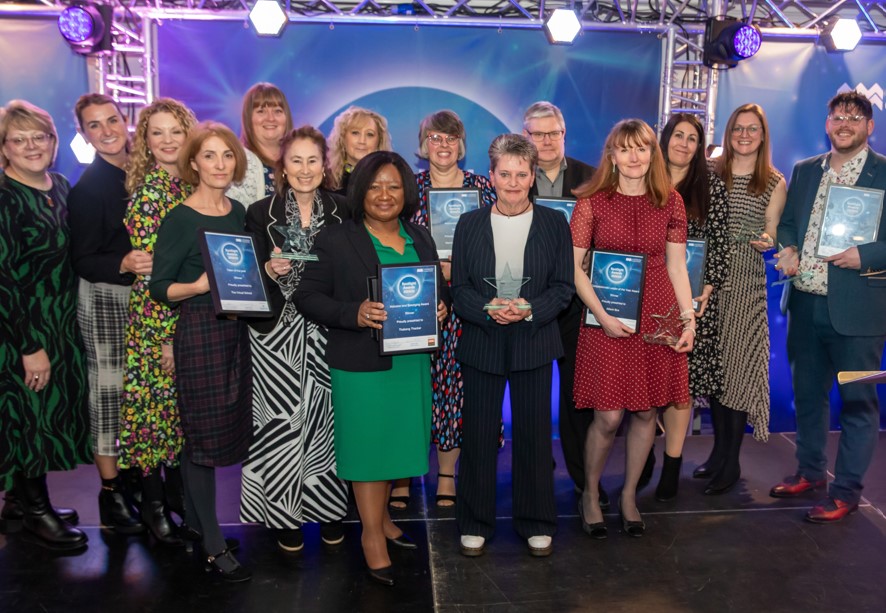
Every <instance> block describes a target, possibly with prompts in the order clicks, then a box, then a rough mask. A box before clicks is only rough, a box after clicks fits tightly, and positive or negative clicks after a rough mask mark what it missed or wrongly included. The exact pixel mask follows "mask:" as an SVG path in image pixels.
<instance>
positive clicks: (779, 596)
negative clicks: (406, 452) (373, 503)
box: [0, 432, 886, 613]
mask: <svg viewBox="0 0 886 613" xmlns="http://www.w3.org/2000/svg"><path fill="white" fill-rule="evenodd" d="M620 440H621V439H620ZM836 442H837V435H836V434H832V435H831V440H830V447H831V448H830V457H831V458H833V457H834V452H835V449H836ZM710 444H711V439H710V437H709V436H695V437H690V439H689V440H688V441H687V444H686V451H685V455H684V457H685V461H684V465H683V474H684V478H683V480H682V482H681V490H680V496H679V498H678V500H677V501H676V502H674V503H670V504H663V503H658V502H656V501H655V500H654V498H653V496H652V493H653V489H654V488H653V487H652V486H650V487H648V488H647V490H645V491H644V492H643V494H644V495H643V496H642V498H641V502H640V508H641V511H643V512H644V513H643V517H644V519H645V520H646V523H647V526H648V527H647V533H646V536H645V537H644V538H641V539H633V538H629V537H628V536H626V535H625V534H623V533H622V531H621V530H620V528H619V526H618V516H617V506H616V505H613V510H612V512H611V513H610V514H609V515H607V518H606V519H607V522H608V523H609V525H610V533H609V538H608V539H607V540H605V541H594V540H591V539H589V538H588V537H587V536H585V534H584V533H583V532H582V531H581V526H580V524H579V520H578V516H577V512H576V507H575V505H576V497H575V494H574V493H573V489H572V485H571V483H570V482H569V479H568V477H567V476H566V473H565V470H564V469H563V468H562V465H563V463H562V461H560V460H559V459H558V468H557V481H556V484H557V508H558V510H559V515H560V524H559V532H558V533H557V536H556V537H555V539H554V554H553V555H552V556H551V557H549V558H541V559H537V558H532V557H530V556H529V554H528V552H527V549H526V545H525V543H524V542H522V541H521V540H520V539H519V538H518V537H517V536H516V534H515V533H514V532H513V530H512V529H511V525H510V513H511V503H510V470H509V467H510V446H509V445H507V446H506V447H505V449H504V450H503V451H502V453H501V455H500V458H499V459H500V467H499V475H500V478H499V494H498V500H499V507H498V514H499V521H498V524H499V525H498V533H497V535H496V537H495V538H494V539H493V540H492V541H490V542H489V543H488V544H487V550H486V553H485V555H483V556H482V557H480V558H473V559H469V558H465V557H462V556H461V555H459V553H458V531H457V529H456V525H455V522H454V520H453V513H452V512H451V511H441V510H438V509H437V508H436V507H434V506H433V493H434V487H433V486H434V479H433V478H428V479H427V480H426V481H425V482H424V483H423V482H422V480H419V479H416V480H414V486H413V491H412V495H413V496H412V501H411V508H410V510H409V511H408V512H403V513H399V514H398V516H395V519H399V520H400V522H399V523H400V525H401V526H402V527H403V528H404V530H406V531H407V532H408V533H409V534H410V535H412V537H413V538H414V539H415V540H416V541H417V542H418V543H419V546H420V547H419V550H418V551H417V552H409V551H393V552H392V554H391V555H392V559H393V562H394V565H395V568H396V573H397V575H396V576H397V582H398V583H397V586H396V587H394V588H386V587H382V586H378V585H375V584H373V583H370V582H369V580H368V579H366V578H365V575H364V570H363V569H364V567H363V560H362V556H361V553H360V539H359V525H358V524H357V523H355V522H354V521H351V522H349V523H348V524H347V529H346V534H347V539H346V541H345V544H343V545H342V546H340V547H339V548H337V549H332V550H330V549H325V548H323V547H321V544H320V538H319V532H318V530H317V529H316V527H315V526H311V527H308V528H307V529H306V543H305V549H304V550H303V551H302V552H300V553H298V554H284V553H283V552H281V551H279V550H278V549H277V547H276V545H275V542H274V540H273V538H272V537H271V535H270V534H269V533H268V532H267V531H266V530H264V529H263V528H261V527H258V526H252V525H241V524H239V523H238V522H237V505H238V496H239V489H240V483H239V471H238V470H237V469H226V470H223V471H220V472H219V492H220V493H219V509H220V520H221V521H222V523H224V524H225V532H226V534H227V536H233V537H236V538H239V539H240V541H241V549H240V552H239V554H238V556H239V557H240V559H241V561H243V562H244V563H246V564H248V565H249V566H250V567H251V568H252V569H253V570H254V579H253V581H252V582H250V583H247V584H240V585H225V584H221V583H219V582H218V581H217V580H214V579H213V578H210V577H208V576H206V575H205V574H204V573H203V570H202V564H201V563H200V562H199V561H198V560H197V559H196V558H194V557H192V556H188V555H187V554H185V553H184V552H183V551H182V550H180V549H179V550H175V549H168V548H164V547H161V546H158V545H156V544H155V543H153V542H152V541H151V540H150V539H148V538H147V537H130V538H128V539H127V538H124V537H117V536H116V535H114V534H107V533H105V532H103V531H102V530H100V529H99V528H98V527H97V526H98V512H97V509H96V504H95V498H96V495H97V493H98V487H97V478H96V474H95V471H94V469H93V468H92V467H89V466H84V467H81V468H80V469H79V470H77V471H74V472H71V473H58V474H53V475H51V477H50V491H51V492H52V494H53V500H54V502H55V503H56V504H59V505H73V506H75V507H76V508H77V509H78V510H79V512H80V515H81V518H82V521H81V526H82V527H84V528H85V530H86V532H87V533H88V535H89V538H90V544H89V549H88V550H87V551H86V552H85V553H83V554H82V555H79V556H73V557H61V556H57V555H53V554H50V553H48V552H46V551H44V550H41V549H37V548H34V547H33V546H31V545H29V544H28V543H27V542H25V541H24V540H23V539H22V536H21V535H20V534H14V535H9V536H8V537H4V536H0V611H8V612H13V611H15V612H18V611H22V612H31V611H50V612H54V611H96V612H104V611H119V612H122V613H138V612H142V611H156V612H159V613H176V612H178V611H187V612H189V613H203V612H204V611H205V612H213V613H214V612H228V611H231V612H236V611H248V612H259V613H273V612H277V611H299V612H312V611H322V612H324V613H325V612H339V611H342V612H349V611H366V612H376V611H379V612H381V611H384V612H388V611H392V612H394V611H409V612H423V611H444V612H462V611H464V612H479V611H492V612H498V611H501V612H504V611H507V612H536V611H539V612H544V611H552V612H553V611H556V612H561V611H607V612H632V611H642V612H645V611H650V612H678V611H712V612H713V611H716V612H729V611H766V612H776V611H791V612H793V611H798V612H800V611H802V612H811V611H853V612H862V611H871V612H877V613H882V612H884V611H886V516H884V513H883V511H884V510H886V432H881V433H880V442H879V445H878V449H877V455H876V457H875V460H874V465H873V467H872V469H871V471H870V473H869V474H868V477H867V483H868V488H867V489H866V492H865V493H866V499H865V501H864V504H863V505H862V508H861V509H860V511H859V513H857V514H855V515H853V516H851V517H849V518H848V519H847V520H845V521H844V522H843V523H841V524H837V525H831V526H819V525H813V524H808V523H805V522H804V521H803V520H802V518H803V513H804V511H805V509H807V508H809V507H810V506H811V504H812V503H813V502H814V500H815V498H816V497H817V496H810V497H807V498H803V499H799V500H775V499H772V498H769V497H768V495H767V494H768V491H769V487H770V486H771V485H772V484H773V483H774V482H775V481H777V480H779V479H780V478H781V477H782V476H784V475H786V474H789V473H791V472H792V470H793V468H794V459H793V443H792V435H787V434H773V435H772V438H771V440H770V441H769V443H768V444H760V443H755V442H754V441H753V440H750V437H749V436H748V437H746V441H745V446H744V448H743V452H742V458H743V463H742V467H743V469H744V478H743V480H742V482H741V484H740V486H739V487H737V488H736V489H735V490H733V491H732V492H730V493H728V494H726V495H724V496H720V497H708V496H703V495H702V493H701V491H702V486H703V482H702V481H693V480H692V479H691V478H690V477H689V475H690V474H691V471H692V469H693V468H694V467H695V466H696V465H697V464H698V463H699V462H701V461H703V459H704V458H705V457H706V454H707V451H708V449H709V446H710ZM556 445H557V441H555V446H556ZM662 447H663V443H662V442H659V443H658V445H657V451H658V454H659V463H658V464H659V465H660V464H661V462H660V460H661V450H662ZM622 449H623V448H622V447H621V445H620V444H619V443H617V444H616V449H615V451H614V452H613V457H612V459H611V461H610V464H609V467H608V469H607V472H606V475H605V477H604V484H605V486H606V487H607V489H608V490H609V492H610V495H611V496H612V498H613V500H617V497H618V487H619V483H620V474H621V470H622V463H623V455H622V454H623V451H622ZM555 453H556V455H557V457H558V458H559V455H560V451H559V447H558V446H556V447H555ZM435 472H436V471H435V470H434V469H433V468H432V472H431V475H433V474H435ZM656 473H657V471H656ZM656 479H657V474H656ZM655 482H656V481H653V485H654V483H655ZM351 519H352V520H353V515H352V518H351Z"/></svg>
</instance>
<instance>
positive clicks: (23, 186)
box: [0, 100, 92, 550]
mask: <svg viewBox="0 0 886 613" xmlns="http://www.w3.org/2000/svg"><path fill="white" fill-rule="evenodd" d="M0 144H2V149H0V168H2V169H3V174H2V175H0V372H3V376H2V377H0V398H2V399H3V401H2V410H0V478H2V483H0V487H2V488H3V489H4V490H6V492H7V507H9V504H10V500H9V499H10V490H11V489H12V488H13V487H14V488H15V494H16V496H17V499H18V501H19V504H20V507H21V510H20V511H17V512H16V513H15V514H16V515H20V516H23V517H22V526H23V527H24V529H25V531H26V532H28V533H29V534H31V535H32V536H34V537H35V538H34V539H33V541H34V542H35V543H37V544H38V545H40V546H43V547H46V548H49V549H55V550H77V549H82V548H84V547H86V541H87V539H86V535H85V534H83V532H81V531H80V530H77V529H76V528H73V527H71V525H70V524H68V523H67V522H66V521H65V520H63V519H62V518H60V517H59V512H58V511H59V510H58V509H53V508H52V506H51V505H50V503H49V494H48V492H47V489H46V473H47V472H48V471H50V470H72V469H73V468H75V467H76V466H77V464H89V463H91V462H92V460H91V458H92V448H91V445H90V444H89V412H88V408H87V394H88V392H87V383H86V362H85V356H84V353H83V348H82V342H81V339H80V332H79V328H78V327H77V279H76V276H75V275H74V269H73V268H72V266H71V261H70V256H69V254H68V242H69V230H68V224H67V217H68V211H67V204H66V198H67V195H68V191H69V190H70V189H71V186H70V184H69V183H68V181H67V179H65V178H64V177H63V176H62V175H59V174H55V173H50V172H49V167H50V166H51V165H52V163H53V161H54V160H55V154H56V152H57V151H58V134H57V133H56V130H55V125H54V124H53V122H52V118H51V117H50V116H49V114H48V113H47V112H46V111H44V110H43V109H40V108H37V107H36V106H34V105H32V104H30V103H28V102H25V101H22V100H13V101H12V102H10V103H9V104H8V105H7V106H6V108H5V109H0ZM12 514H13V513H12V511H11V510H9V509H7V508H4V511H3V516H4V519H9V517H10V515H12ZM63 515H65V516H66V517H67V518H69V519H71V520H72V521H74V520H73V515H76V514H75V513H72V512H71V511H70V510H69V511H68V512H67V513H63ZM10 523H11V522H7V526H6V528H7V530H9V529H10V528H11V526H10Z"/></svg>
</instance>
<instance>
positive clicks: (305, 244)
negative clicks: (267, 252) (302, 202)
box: [271, 218, 318, 262]
mask: <svg viewBox="0 0 886 613" xmlns="http://www.w3.org/2000/svg"><path fill="white" fill-rule="evenodd" d="M273 228H274V229H275V230H276V231H277V232H279V233H280V234H282V235H283V237H284V238H285V239H286V240H285V241H283V246H282V247H281V248H280V249H281V250H282V252H281V253H272V254H271V257H272V258H285V259H287V260H304V261H311V262H316V261H317V256H316V255H312V254H311V253H310V251H311V244H312V243H311V238H312V237H313V236H314V235H315V234H317V232H318V230H312V229H311V228H302V227H301V220H300V219H298V218H296V219H293V220H292V223H291V224H289V225H285V224H278V225H275V226H273Z"/></svg>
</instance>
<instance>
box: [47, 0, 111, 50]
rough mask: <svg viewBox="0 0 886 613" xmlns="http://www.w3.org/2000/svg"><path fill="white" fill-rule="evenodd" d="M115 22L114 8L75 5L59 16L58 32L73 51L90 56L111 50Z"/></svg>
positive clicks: (83, 4) (105, 5) (91, 4)
mask: <svg viewBox="0 0 886 613" xmlns="http://www.w3.org/2000/svg"><path fill="white" fill-rule="evenodd" d="M113 21H114V7H113V6H110V5H108V4H93V3H91V2H82V3H75V4H72V5H71V6H69V7H67V8H66V9H65V10H63V11H62V12H61V15H59V16H58V31H59V32H60V33H61V35H62V37H63V38H64V39H65V40H66V41H67V43H68V44H69V45H70V46H71V49H73V50H74V51H75V52H77V53H79V54H81V55H90V54H93V53H101V52H103V51H110V50H111V24H112V23H113Z"/></svg>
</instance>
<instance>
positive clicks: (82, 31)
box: [58, 6, 95, 45]
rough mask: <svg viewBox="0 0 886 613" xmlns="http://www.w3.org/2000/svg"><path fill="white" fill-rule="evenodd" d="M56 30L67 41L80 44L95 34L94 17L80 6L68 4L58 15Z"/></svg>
mask: <svg viewBox="0 0 886 613" xmlns="http://www.w3.org/2000/svg"><path fill="white" fill-rule="evenodd" d="M58 30H59V32H61V34H62V36H63V37H64V39H65V40H66V41H68V42H69V43H72V44H75V45H80V44H83V43H85V42H86V41H88V40H89V39H90V38H92V37H93V35H94V34H95V19H94V17H93V16H92V15H91V14H90V13H89V11H88V10H87V9H86V8H84V7H82V6H69V7H68V8H66V9H65V10H63V11H62V14H61V15H59V17H58Z"/></svg>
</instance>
